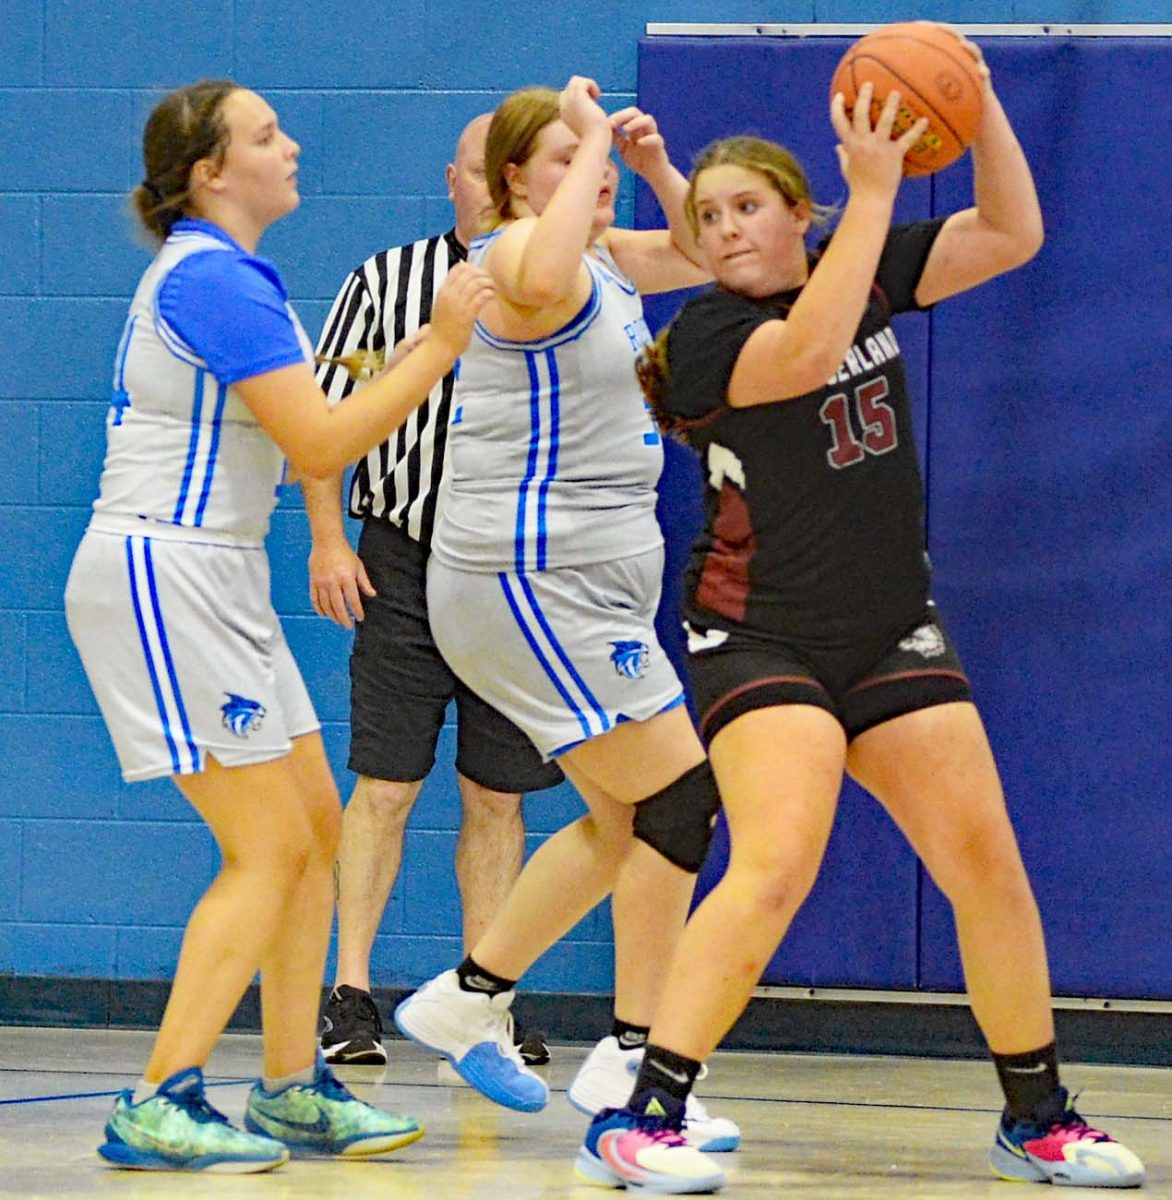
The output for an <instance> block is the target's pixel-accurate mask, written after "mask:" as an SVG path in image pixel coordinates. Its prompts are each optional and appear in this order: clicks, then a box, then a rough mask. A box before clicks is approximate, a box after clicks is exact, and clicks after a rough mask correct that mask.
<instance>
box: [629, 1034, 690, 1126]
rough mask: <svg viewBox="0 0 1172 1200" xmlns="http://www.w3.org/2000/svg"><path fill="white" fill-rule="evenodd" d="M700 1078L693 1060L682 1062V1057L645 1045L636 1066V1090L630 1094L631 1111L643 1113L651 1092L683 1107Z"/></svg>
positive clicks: (661, 1048) (683, 1059) (686, 1059)
mask: <svg viewBox="0 0 1172 1200" xmlns="http://www.w3.org/2000/svg"><path fill="white" fill-rule="evenodd" d="M699 1074H700V1063H698V1062H697V1061H696V1060H695V1059H694V1058H685V1057H684V1056H683V1055H682V1054H676V1053H675V1052H674V1051H672V1050H665V1049H664V1048H663V1047H662V1046H656V1045H653V1044H652V1043H651V1042H648V1043H647V1049H646V1050H645V1051H644V1052H643V1062H642V1063H641V1064H640V1066H639V1076H638V1078H637V1079H636V1080H635V1090H634V1092H632V1093H631V1104H630V1107H631V1109H632V1111H634V1112H643V1111H644V1107H645V1101H646V1100H647V1099H648V1098H649V1097H650V1094H651V1093H653V1092H665V1093H666V1094H667V1095H668V1096H671V1097H672V1098H673V1099H675V1100H678V1101H679V1102H680V1103H681V1104H682V1103H683V1102H684V1101H685V1100H687V1098H688V1093H689V1092H690V1091H691V1090H692V1084H693V1083H695V1082H696V1076H697V1075H699ZM641 1105H643V1107H640V1106H641Z"/></svg>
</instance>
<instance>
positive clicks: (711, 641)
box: [684, 621, 728, 654]
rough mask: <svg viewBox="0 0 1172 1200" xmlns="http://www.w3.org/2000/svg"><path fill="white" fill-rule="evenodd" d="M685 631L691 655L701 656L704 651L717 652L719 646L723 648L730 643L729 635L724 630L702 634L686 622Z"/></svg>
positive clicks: (706, 631)
mask: <svg viewBox="0 0 1172 1200" xmlns="http://www.w3.org/2000/svg"><path fill="white" fill-rule="evenodd" d="M684 630H685V632H686V633H687V635H688V653H689V654H699V653H700V652H701V651H703V650H715V649H716V647H717V646H723V645H724V643H725V642H727V641H728V634H727V633H726V632H725V631H724V630H723V629H708V630H705V631H704V632H703V633H701V632H700V631H699V630H698V629H693V628H692V627H691V625H689V624H688V622H687V621H685V622H684Z"/></svg>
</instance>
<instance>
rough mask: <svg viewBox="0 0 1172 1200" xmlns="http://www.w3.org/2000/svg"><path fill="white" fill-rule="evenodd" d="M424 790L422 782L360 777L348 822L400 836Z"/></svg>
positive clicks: (348, 813)
mask: <svg viewBox="0 0 1172 1200" xmlns="http://www.w3.org/2000/svg"><path fill="white" fill-rule="evenodd" d="M422 786H423V781H422V780H421V779H417V780H412V781H409V782H407V783H402V782H400V781H398V780H392V779H370V778H368V777H367V776H365V775H360V776H359V777H358V782H357V783H356V784H355V785H354V791H353V792H351V793H350V799H349V801H348V803H347V804H346V814H345V819H346V820H347V821H350V822H353V821H356V820H357V821H362V822H366V823H369V824H370V825H371V826H372V829H373V830H377V831H379V832H380V833H383V834H386V835H387V836H391V835H393V834H395V833H401V832H402V830H403V827H404V826H405V825H406V824H407V817H408V816H409V815H410V813H411V809H412V808H413V807H414V805H415V801H416V799H418V797H419V790H420V788H421V787H422Z"/></svg>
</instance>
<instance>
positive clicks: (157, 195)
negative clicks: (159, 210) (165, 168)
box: [140, 179, 163, 204]
mask: <svg viewBox="0 0 1172 1200" xmlns="http://www.w3.org/2000/svg"><path fill="white" fill-rule="evenodd" d="M140 186H141V187H142V190H143V191H144V192H146V194H147V195H148V196H150V198H151V199H152V200H153V201H154V202H155V203H156V204H162V203H163V193H162V192H160V191H159V189H158V188H157V187H155V185H154V184H153V183H151V181H150V180H149V179H144V180H143V181H142V184H141V185H140Z"/></svg>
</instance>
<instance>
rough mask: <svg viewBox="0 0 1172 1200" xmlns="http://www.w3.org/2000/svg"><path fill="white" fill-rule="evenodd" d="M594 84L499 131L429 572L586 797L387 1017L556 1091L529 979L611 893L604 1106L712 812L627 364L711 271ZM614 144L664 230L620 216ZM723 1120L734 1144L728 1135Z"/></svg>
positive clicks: (433, 588) (452, 634)
mask: <svg viewBox="0 0 1172 1200" xmlns="http://www.w3.org/2000/svg"><path fill="white" fill-rule="evenodd" d="M598 94H599V91H598V87H597V85H596V84H595V83H594V82H593V81H592V80H587V79H583V78H580V77H575V78H573V79H571V80H570V82H569V83H568V84H567V85H566V87H565V88H564V89H563V90H562V92H561V93H560V95H559V94H558V93H557V92H554V91H552V90H550V89H548V88H528V89H524V90H522V91H520V92H517V93H514V94H513V95H512V96H511V97H509V98H508V99H507V100H505V101H504V103H503V104H502V105H501V106H500V107H499V108H498V109H497V112H496V115H495V116H494V118H493V121H492V125H491V127H490V129H489V135H488V145H487V151H486V155H485V167H486V175H487V179H488V186H489V191H490V194H491V196H492V200H493V205H494V207H495V209H496V217H497V227H496V229H495V230H494V231H493V232H492V233H491V234H490V235H489V236H488V237H485V238H481V239H478V240H476V241H474V242H473V243H472V246H471V247H470V251H469V261H471V262H475V263H483V264H484V267H485V269H486V270H487V271H489V273H490V274H491V275H492V277H493V279H494V282H495V283H496V286H497V297H498V300H497V302H496V303H495V304H494V305H493V306H492V308H491V309H486V311H485V315H484V319H483V321H482V322H480V323H478V325H477V329H476V334H475V338H474V341H473V342H472V343H470V344H469V348H468V351H467V352H466V354H465V355H464V356H463V357H462V358H461V363H460V382H459V387H458V389H457V393H456V394H457V400H458V403H459V411H458V412H457V413H456V414H455V416H453V418H452V421H451V435H450V441H449V455H450V460H449V461H450V472H451V475H450V487H449V491H448V494H447V495H446V497H445V501H444V508H443V512H442V514H441V517H440V519H439V522H438V525H437V529H436V534H435V538H434V541H433V550H432V557H431V559H430V561H429V564H428V578H427V599H428V608H429V611H430V614H431V626H432V631H433V633H434V635H435V640H436V644H437V645H438V646H439V648H440V650H441V652H442V653H443V655H444V658H445V659H446V661H447V662H448V663H449V665H450V666H451V667H452V669H453V670H454V671H455V672H456V674H457V675H459V676H460V677H461V678H462V679H463V680H464V682H465V683H466V684H467V685H468V686H469V687H470V688H472V690H473V691H475V692H477V693H478V694H479V695H481V696H482V697H483V698H484V699H485V700H487V701H488V702H489V703H490V704H492V705H493V706H494V707H496V708H498V709H499V710H500V711H501V712H502V713H504V714H505V715H506V716H507V717H509V718H510V719H511V720H512V721H514V722H515V723H516V724H517V725H518V726H520V728H522V729H523V730H525V732H526V733H527V734H528V735H529V737H530V738H531V739H532V741H533V742H534V744H535V745H536V746H537V747H538V749H539V750H541V751H542V753H543V754H544V755H546V756H547V757H553V758H556V760H557V762H558V764H559V766H561V768H562V770H563V771H564V772H565V774H566V776H567V777H568V778H569V779H570V780H571V781H572V782H573V783H574V784H575V785H576V787H577V788H578V791H579V792H580V793H581V795H582V797H583V798H584V799H585V801H586V804H587V806H588V809H589V814H588V815H587V816H585V817H583V818H582V819H581V820H579V821H576V822H574V823H573V824H571V825H569V826H567V827H566V828H565V829H562V830H561V831H559V832H558V833H556V834H555V835H554V836H552V837H551V838H549V839H548V840H547V841H546V842H545V843H544V844H543V845H542V847H541V848H540V849H539V850H538V851H537V852H536V854H534V855H533V857H532V858H531V859H530V861H529V863H528V864H527V865H526V867H525V870H524V871H523V872H522V874H521V877H520V879H519V880H518V881H517V884H516V885H515V887H514V888H513V890H512V892H511V893H510V895H509V898H508V899H507V900H506V901H505V904H504V906H503V908H502V909H501V910H500V911H499V912H498V914H497V916H496V917H495V918H494V920H493V922H492V924H491V925H490V926H489V928H488V930H487V931H486V933H485V934H484V936H483V937H482V938H481V939H480V940H479V941H478V942H477V944H476V945H475V946H474V947H473V948H472V952H471V954H470V955H469V956H468V957H467V958H466V959H465V960H464V962H463V963H461V964H460V966H459V967H458V968H457V969H456V970H453V971H448V972H445V973H444V974H442V975H440V976H439V977H438V978H437V979H435V980H433V981H431V982H430V983H428V984H427V985H426V986H425V987H423V988H422V989H420V991H418V992H417V993H415V995H414V996H412V997H409V998H408V999H407V1000H406V1001H404V1002H403V1004H401V1005H400V1006H399V1009H398V1010H397V1012H396V1014H395V1020H396V1023H397V1024H398V1026H399V1028H400V1029H401V1030H402V1031H403V1032H404V1033H406V1034H407V1035H408V1036H410V1037H412V1038H414V1039H415V1040H416V1041H418V1042H421V1043H422V1044H424V1045H426V1046H429V1047H431V1048H432V1049H435V1050H438V1051H439V1052H441V1053H443V1054H444V1055H445V1056H447V1057H448V1058H449V1059H450V1060H451V1061H452V1064H453V1065H454V1066H455V1067H456V1069H457V1070H458V1071H459V1072H460V1073H461V1074H462V1075H463V1076H464V1078H466V1079H467V1080H468V1082H470V1083H471V1084H473V1086H475V1087H478V1088H479V1089H480V1090H481V1091H483V1092H484V1094H485V1095H487V1096H489V1097H490V1098H491V1099H494V1100H496V1101H497V1102H498V1103H501V1104H505V1105H508V1106H510V1107H514V1108H518V1109H522V1110H525V1111H534V1110H537V1109H540V1108H542V1107H543V1106H544V1105H545V1103H546V1101H547V1098H548V1094H549V1092H548V1088H547V1087H546V1085H545V1083H544V1081H543V1080H542V1079H541V1078H540V1077H539V1076H537V1075H535V1074H533V1073H532V1072H529V1071H526V1070H525V1069H524V1068H523V1066H522V1065H521V1064H520V1062H519V1061H517V1060H516V1056H515V1054H514V1053H513V1049H512V1042H511V1039H510V1037H509V1035H508V1005H509V1002H510V1000H511V998H512V989H513V985H514V983H515V981H516V980H517V979H518V978H519V977H520V976H521V975H522V974H523V973H524V972H525V971H526V970H527V969H528V968H529V966H530V965H531V964H532V963H533V962H535V961H536V959H537V958H538V957H539V956H540V955H541V954H542V953H543V952H544V951H545V950H546V949H547V948H548V947H549V946H551V945H552V944H553V943H554V942H555V941H556V940H557V939H558V938H559V937H561V936H562V934H564V933H566V932H567V931H568V930H569V929H570V928H572V927H573V925H574V924H576V923H577V922H578V921H579V920H580V919H581V918H582V917H583V916H585V914H586V913H588V912H589V911H590V910H591V909H592V908H593V907H594V906H595V905H596V904H598V902H599V901H600V900H602V899H603V898H604V897H605V896H607V895H608V894H610V893H611V892H612V891H613V894H614V899H613V917H614V927H615V1018H616V1021H615V1026H614V1029H613V1030H612V1033H611V1035H610V1036H609V1037H607V1038H604V1039H603V1041H602V1043H600V1045H599V1046H597V1047H596V1048H595V1051H594V1052H592V1054H591V1056H590V1058H589V1059H588V1060H587V1063H586V1064H585V1065H584V1067H583V1071H582V1072H581V1073H580V1074H579V1077H578V1078H577V1079H576V1080H575V1082H574V1083H573V1084H572V1085H571V1087H570V1089H569V1095H570V1099H571V1101H572V1102H573V1103H575V1104H578V1105H579V1106H581V1107H583V1108H586V1109H588V1110H589V1111H595V1110H596V1109H597V1108H598V1107H602V1106H603V1105H604V1104H605V1103H606V1102H607V1101H606V1099H605V1097H606V1096H608V1095H611V1096H613V1095H614V1089H615V1087H616V1086H617V1091H618V1095H617V1097H616V1098H615V1099H612V1100H610V1101H609V1102H610V1103H616V1102H620V1103H621V1100H622V1098H624V1097H625V1095H626V1092H627V1090H628V1089H629V1085H630V1078H631V1076H630V1074H628V1071H627V1068H628V1066H633V1065H634V1064H635V1062H636V1061H637V1058H638V1056H639V1054H641V1051H642V1045H643V1041H644V1039H645V1037H646V1032H647V1027H648V1026H649V1024H650V1020H651V1013H652V1012H653V1011H654V1006H655V1000H656V997H657V994H658V989H659V986H660V983H661V981H662V976H663V972H664V971H665V970H666V967H667V962H668V959H669V957H670V954H671V948H672V946H673V945H674V942H675V939H676V937H677V936H678V934H679V930H680V929H681V928H682V926H683V921H684V917H685V915H686V913H687V908H688V903H689V901H690V898H691V894H692V890H693V887H694V884H695V877H696V872H697V871H698V870H699V868H700V866H701V864H702V862H703V859H704V855H705V852H706V850H707V847H708V843H709V839H710V836H711V824H712V819H713V817H714V815H715V812H716V807H717V796H716V788H715V785H714V783H713V780H712V774H711V770H710V769H709V767H708V763H707V761H706V760H705V757H704V751H703V748H702V747H701V745H700V742H699V739H698V738H697V736H696V733H695V730H694V729H693V727H692V723H691V720H690V718H689V716H688V712H687V709H686V708H685V707H684V704H683V688H682V686H681V684H680V681H679V678H678V677H677V675H676V673H675V671H674V669H673V668H672V666H671V663H670V661H669V660H668V658H667V656H666V654H665V653H664V651H663V649H662V647H661V646H660V645H659V642H658V640H657V638H656V636H655V631H654V626H653V620H654V615H655V610H656V604H657V601H658V597H659V591H660V585H661V580H662V575H663V538H662V534H661V532H660V529H659V525H658V523H657V521H656V518H655V484H656V481H657V480H658V477H659V473H660V469H661V465H662V451H663V447H662V444H661V441H660V437H659V434H658V433H657V432H656V430H655V427H654V424H653V422H652V421H651V419H650V417H649V415H648V413H647V410H646V405H645V403H644V401H643V397H642V395H641V394H640V391H639V387H638V383H637V380H636V377H635V355H636V353H637V351H638V350H639V349H640V347H642V346H643V345H644V344H645V343H646V341H647V340H648V334H647V328H646V324H645V322H644V320H643V310H642V302H641V300H640V296H639V293H640V291H649V292H656V291H665V290H669V289H672V288H678V287H682V286H685V285H689V284H695V283H698V282H702V281H703V280H705V279H707V278H708V276H707V275H706V274H705V273H704V272H703V271H702V270H700V269H699V268H697V266H696V265H695V264H694V262H693V261H692V258H694V257H697V256H698V251H697V249H696V244H695V240H694V238H693V237H692V235H691V233H690V232H689V231H688V227H687V224H686V222H685V220H684V215H683V197H684V192H685V190H686V181H685V180H684V178H683V176H681V175H680V174H679V172H678V171H676V170H675V168H674V167H673V166H672V165H671V162H670V160H669V159H668V156H667V152H666V150H665V147H664V144H663V139H662V137H661V136H660V135H659V133H658V131H657V128H656V125H655V122H654V120H653V119H652V118H651V117H650V116H648V115H647V114H645V113H641V112H640V111H639V110H638V109H634V108H627V109H623V110H622V111H621V112H618V113H615V114H613V115H611V116H609V117H608V116H607V114H606V113H605V112H604V111H603V109H602V108H601V107H600V106H599V104H598V103H597V97H598ZM615 146H617V148H618V151H619V153H620V155H621V156H622V158H623V159H624V161H625V162H626V163H627V165H628V166H629V167H631V168H632V169H633V170H634V171H635V172H637V173H638V174H639V175H641V176H642V177H643V178H644V179H645V180H646V181H647V182H648V183H649V184H650V186H651V187H652V188H653V190H654V191H655V193H656V196H657V197H658V199H659V201H660V204H661V206H662V208H663V210H664V212H665V214H666V216H667V218H668V222H669V226H670V230H651V231H633V230H623V229H616V228H614V227H613V221H614V215H615V214H614V202H615V191H616V185H617V182H618V177H617V171H616V169H615V166H614V164H613V162H612V161H611V158H610V155H611V151H612V148H613V147H615ZM689 256H691V257H689ZM648 891H650V892H651V894H653V895H654V896H655V903H654V904H652V905H649V904H648V903H647V901H646V896H647V894H648ZM608 1083H609V1084H610V1087H609V1089H608V1088H607V1084H608ZM600 1093H601V1095H602V1096H603V1100H602V1101H601V1102H596V1100H595V1096H596V1095H598V1094H600ZM712 1124H713V1121H711V1120H709V1119H708V1118H707V1117H706V1115H702V1114H701V1113H698V1112H697V1111H696V1110H695V1109H693V1111H692V1112H690V1113H689V1114H688V1127H687V1132H688V1134H689V1136H695V1137H699V1138H700V1139H702V1140H703V1139H706V1138H707V1136H708V1134H710V1133H711V1132H712ZM723 1125H724V1127H725V1128H724V1130H723V1134H722V1136H723V1138H724V1140H725V1141H726V1142H727V1143H731V1145H729V1146H728V1148H732V1145H735V1143H736V1141H738V1140H739V1131H737V1130H736V1127H735V1126H733V1125H732V1123H731V1122H728V1121H725V1122H723ZM681 1140H682V1139H681Z"/></svg>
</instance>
